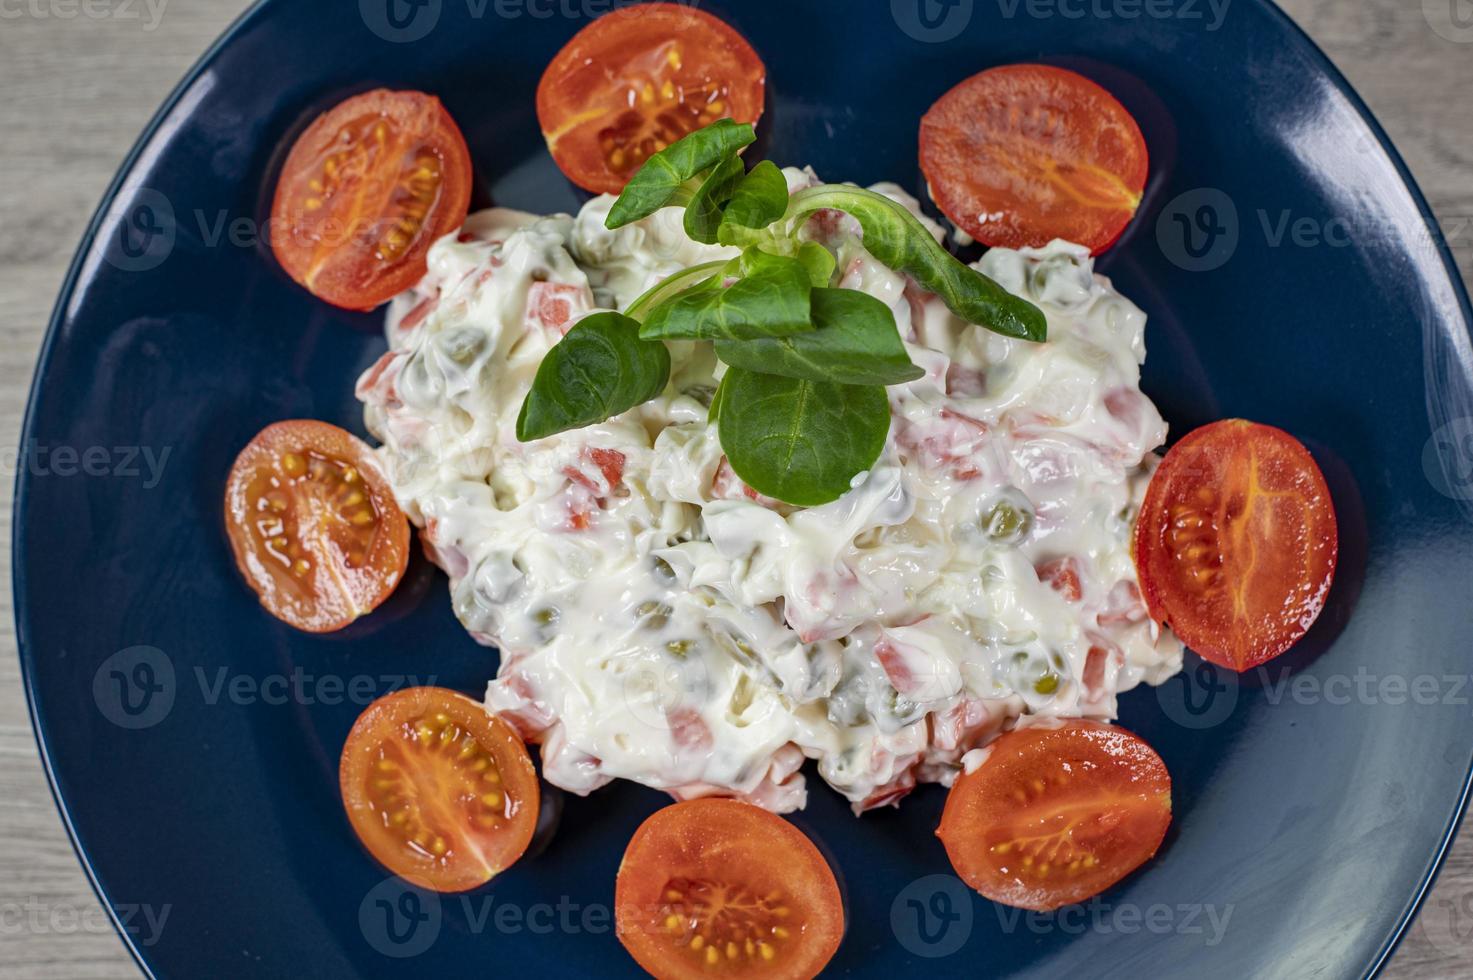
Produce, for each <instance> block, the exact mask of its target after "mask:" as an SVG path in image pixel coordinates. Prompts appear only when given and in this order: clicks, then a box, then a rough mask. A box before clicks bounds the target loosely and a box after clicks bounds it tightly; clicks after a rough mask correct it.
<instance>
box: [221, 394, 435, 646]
mask: <svg viewBox="0 0 1473 980" xmlns="http://www.w3.org/2000/svg"><path fill="white" fill-rule="evenodd" d="M365 515H366V516H367V518H368V519H367V520H364V516H365ZM304 517H306V518H307V520H305V521H304V520H303V518H304ZM304 528H305V533H304ZM225 530H226V535H227V537H228V538H229V539H230V547H231V551H232V552H233V553H234V555H235V563H236V566H237V567H238V568H239V569H240V573H241V575H242V576H244V578H245V580H246V582H247V583H248V584H249V585H250V586H251V588H252V589H254V590H255V592H256V594H257V596H259V597H260V600H261V605H262V606H264V607H265V608H266V610H267V611H268V612H270V613H271V614H272V615H273V616H275V617H276V618H277V619H280V620H281V621H282V622H284V623H286V624H288V625H290V626H294V627H296V628H297V629H299V630H303V631H304V632H308V633H327V632H332V631H334V630H339V629H342V628H343V627H345V626H347V625H348V624H349V623H351V622H353V621H354V620H356V619H358V618H359V617H360V616H363V615H366V614H367V613H369V612H371V611H373V609H375V608H376V607H377V606H378V605H379V604H380V603H382V602H383V601H384V600H385V599H387V598H388V597H389V596H390V595H391V594H393V591H394V589H395V588H396V587H397V586H398V585H399V583H400V581H401V580H403V578H404V570H405V568H406V567H407V566H408V563H409V521H408V520H407V519H406V518H405V517H404V512H403V511H401V510H400V509H399V505H398V503H397V502H396V501H395V499H394V493H393V490H392V489H391V487H390V486H389V480H388V477H387V476H386V475H385V474H384V472H383V470H382V468H380V466H379V464H378V460H377V459H376V458H375V457H374V455H373V451H372V450H371V449H369V448H368V446H367V445H365V444H364V443H363V442H362V441H361V440H360V439H358V438H357V437H355V436H353V435H352V434H350V433H348V432H345V431H344V430H342V429H340V428H338V427H337V426H335V425H330V424H328V423H326V422H317V421H313V420H295V421H287V422H276V423H274V424H272V425H268V426H267V427H266V428H264V429H262V430H261V431H260V432H259V433H258V434H257V435H256V437H255V438H254V439H252V440H251V442H250V443H249V444H248V445H247V446H246V447H245V448H244V449H243V450H241V452H240V455H239V456H237V457H236V460H235V463H234V465H233V466H232V467H231V469H230V476H229V478H228V479H227V481H226V486H225ZM299 562H300V563H301V565H298V563H299Z"/></svg>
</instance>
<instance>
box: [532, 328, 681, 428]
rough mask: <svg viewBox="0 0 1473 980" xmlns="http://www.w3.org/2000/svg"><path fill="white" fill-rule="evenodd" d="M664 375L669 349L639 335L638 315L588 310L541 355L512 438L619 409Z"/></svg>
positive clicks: (640, 400) (638, 401)
mask: <svg viewBox="0 0 1473 980" xmlns="http://www.w3.org/2000/svg"><path fill="white" fill-rule="evenodd" d="M669 380H670V352H669V351H667V350H666V349H665V345H664V344H651V343H647V342H645V341H643V340H640V339H639V323H638V322H637V321H635V320H631V319H629V318H628V317H627V316H624V315H623V314H620V313H594V314H591V315H589V316H586V317H584V318H583V319H581V320H579V321H578V322H577V323H575V324H573V327H572V329H571V330H569V331H568V333H567V335H566V336H564V337H563V339H562V340H560V341H558V343H557V345H556V346H555V347H553V349H552V350H550V351H548V352H547V356H546V357H544V358H543V359H542V363H541V364H540V365H539V366H538V368H537V377H536V378H535V379H534V380H533V382H532V389H531V390H530V391H529V392H527V399H526V401H524V402H522V413H521V415H519V416H518V417H517V439H518V440H519V441H521V442H531V441H532V440H534V439H545V438H547V437H548V436H550V435H555V434H556V433H559V432H567V431H568V430H569V429H581V428H582V427H583V426H585V425H593V424H595V423H597V422H603V421H605V420H606V419H611V418H613V417H614V416H616V415H622V414H624V413H625V412H627V411H629V410H630V409H631V408H633V407H634V406H636V405H642V404H644V403H645V402H647V401H649V400H650V399H651V398H654V397H655V396H656V395H658V394H659V393H660V392H661V391H664V390H665V383H666V382H667V381H669Z"/></svg>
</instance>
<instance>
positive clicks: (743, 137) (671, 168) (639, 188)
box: [604, 119, 757, 229]
mask: <svg viewBox="0 0 1473 980" xmlns="http://www.w3.org/2000/svg"><path fill="white" fill-rule="evenodd" d="M756 139H757V134H756V133H755V132H754V131H753V129H752V127H751V126H750V125H748V124H747V123H738V122H735V121H733V120H731V119H718V120H716V121H715V122H714V123H712V124H711V125H709V126H707V127H705V128H704V129H698V130H696V131H695V132H693V133H691V134H690V135H688V136H685V137H683V138H681V139H678V140H676V141H675V142H674V143H671V144H670V145H669V146H667V147H665V148H664V149H663V150H661V151H660V152H659V153H656V154H655V155H654V156H652V157H650V158H649V159H648V160H646V161H645V162H644V166H642V167H640V168H639V170H638V172H636V173H635V175H634V176H633V177H631V178H630V179H629V183H628V184H626V185H624V193H622V194H620V195H619V199H618V200H617V201H615V202H614V206H613V207H612V208H610V209H609V216H608V217H607V218H605V219H604V225H605V226H607V227H608V228H610V229H613V228H622V227H623V226H625V225H627V224H629V223H630V222H632V221H638V220H639V219H640V218H647V217H649V216H650V215H652V214H654V213H655V212H656V211H658V210H660V209H661V208H662V207H664V206H665V205H667V204H669V203H670V202H671V201H672V200H673V199H674V198H675V196H676V194H677V193H678V192H679V191H680V188H681V187H682V185H684V184H685V182H686V181H688V180H691V179H692V178H694V177H695V176H696V175H698V174H700V173H701V172H702V171H705V170H710V169H711V168H712V167H714V166H716V165H717V164H718V163H720V162H721V161H722V160H725V159H726V158H727V157H729V156H734V155H735V154H736V152H737V151H738V150H740V149H741V148H742V147H744V146H747V145H748V144H750V143H752V142H753V141H754V140H756Z"/></svg>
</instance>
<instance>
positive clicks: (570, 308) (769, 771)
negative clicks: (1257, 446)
mask: <svg viewBox="0 0 1473 980" xmlns="http://www.w3.org/2000/svg"><path fill="white" fill-rule="evenodd" d="M786 174H787V177H788V181H789V184H790V186H791V187H792V188H793V189H794V190H797V189H799V188H801V187H804V186H808V185H810V184H812V183H816V178H815V177H814V176H813V175H812V173H811V172H810V171H799V170H793V169H789V170H788V171H786ZM874 189H875V190H877V191H879V192H881V193H884V194H887V195H888V196H890V197H892V198H894V199H895V200H897V201H899V202H901V203H903V204H904V205H905V206H907V207H908V208H910V209H911V210H912V211H913V212H916V213H917V214H919V212H918V209H917V206H916V202H915V201H914V199H912V198H910V197H909V196H907V195H906V194H905V193H904V192H903V191H901V190H900V189H899V188H897V187H895V186H893V185H879V186H877V187H876V188H874ZM612 200H613V199H612V198H609V197H601V198H598V199H596V200H593V201H590V202H589V203H588V204H587V206H585V207H584V208H583V210H582V212H581V213H580V214H579V215H578V216H577V217H576V218H572V217H568V216H566V215H556V216H553V217H547V218H539V217H535V216H533V215H529V214H523V213H520V212H515V211H509V210H505V209H493V210H490V211H486V212H482V213H480V214H476V215H473V216H471V218H470V219H468V221H467V222H466V225H465V228H464V229H463V230H462V232H461V233H460V234H459V235H458V236H454V235H452V236H449V237H447V238H445V239H442V240H441V241H440V242H439V243H437V244H436V245H435V246H434V248H433V249H432V251H431V253H430V263H429V272H428V274H427V275H426V277H425V279H424V280H423V281H422V282H421V283H420V284H419V286H418V287H417V288H416V289H415V290H413V291H412V292H410V293H407V294H405V295H403V296H400V297H399V298H398V299H396V300H395V301H394V304H393V306H392V307H391V309H390V314H389V319H388V336H389V345H390V350H389V353H387V354H386V355H385V356H384V358H383V359H382V360H381V361H379V362H378V364H376V365H375V366H374V367H373V368H372V369H371V370H369V371H368V372H367V373H366V374H365V375H364V376H363V378H362V379H361V380H360V381H359V383H358V395H359V397H360V398H361V399H362V400H363V402H364V404H365V406H366V409H365V410H366V418H367V424H368V427H369V429H370V430H371V431H372V432H373V433H374V434H375V435H377V436H378V437H379V438H380V439H381V440H382V441H383V444H384V445H383V448H382V449H381V450H380V453H381V457H382V459H383V461H384V464H385V466H386V469H387V470H388V472H389V474H390V476H391V479H392V481H393V485H394V489H395V492H396V493H397V495H398V498H399V501H400V504H401V505H402V506H403V507H404V509H405V511H406V513H408V515H409V517H410V519H411V520H412V521H413V522H414V523H415V524H416V525H417V526H419V527H420V528H421V533H422V537H423V540H424V543H425V546H426V549H427V550H428V551H429V553H430V555H431V556H432V557H433V559H434V560H435V562H436V563H437V564H439V565H440V566H441V567H442V568H443V569H444V570H445V571H446V573H447V574H448V575H449V576H450V581H451V588H452V591H453V596H454V603H455V611H456V615H457V616H458V617H459V618H460V620H461V622H462V623H463V624H464V625H465V627H466V628H467V629H468V630H469V631H470V632H471V634H472V636H474V637H475V638H476V639H477V640H479V641H480V642H482V643H485V644H488V645H495V646H498V647H500V649H501V665H500V669H499V671H498V672H497V676H496V679H495V680H493V681H491V683H490V685H489V687H488V689H487V693H486V704H487V707H488V708H489V709H490V710H492V711H496V712H499V713H500V714H501V715H502V716H503V717H504V718H506V719H508V720H509V721H510V722H512V723H513V724H515V725H516V726H517V727H518V728H519V729H520V730H521V732H522V733H523V734H524V735H525V736H526V737H528V738H529V739H531V740H534V741H539V742H541V743H542V762H543V773H544V775H545V777H546V778H547V779H548V780H549V781H550V782H552V783H554V784H555V785H558V786H561V787H564V788H566V789H569V790H572V791H574V792H577V793H587V792H589V791H591V790H593V789H596V788H597V787H599V786H601V785H603V784H604V783H607V782H608V781H609V780H611V779H613V778H624V779H633V780H637V781H638V782H641V783H644V784H646V785H649V786H655V787H658V788H660V789H664V790H668V791H669V792H671V793H673V794H675V795H676V796H677V797H680V798H686V797H691V796H698V795H703V794H714V793H721V794H736V795H740V796H743V797H746V798H748V799H751V800H753V801H755V802H757V803H760V804H761V805H763V806H766V807H769V808H771V809H774V810H778V811H787V810H791V809H795V808H798V807H802V806H803V805H804V802H805V799H806V789H805V786H804V781H803V776H802V774H801V773H799V772H798V769H799V767H800V766H801V765H802V763H803V761H804V759H805V758H812V759H815V760H817V763H818V771H819V773H820V775H821V776H822V777H823V778H824V780H825V781H827V782H828V783H829V784H830V785H832V786H833V787H834V788H835V789H837V790H838V791H839V792H841V793H843V794H844V795H845V796H846V797H848V798H849V799H850V800H851V801H852V802H853V803H854V805H855V808H856V810H859V809H864V808H867V807H872V806H877V805H881V804H883V803H887V802H892V801H894V800H897V799H899V798H900V797H901V796H903V795H904V794H905V793H906V792H907V791H908V790H909V789H910V788H911V787H912V786H914V785H915V783H917V782H940V783H944V784H948V785H949V784H950V783H951V781H952V780H953V779H954V778H955V776H956V774H957V773H958V772H959V771H960V770H961V768H962V765H963V756H964V755H966V754H967V753H968V752H972V751H974V750H977V749H979V747H981V746H983V745H984V744H985V743H986V742H987V741H989V740H990V739H991V738H992V737H994V736H995V735H996V734H997V733H999V732H1000V731H1001V730H1003V729H1004V728H1007V727H1012V726H1013V725H1015V724H1031V723H1037V722H1039V721H1047V720H1049V719H1054V718H1062V717H1089V718H1098V719H1108V718H1111V717H1113V716H1114V714H1115V710H1116V706H1115V698H1116V695H1117V694H1118V693H1120V692H1122V691H1125V690H1128V689H1130V688H1132V687H1134V686H1136V685H1137V684H1139V683H1140V682H1142V681H1146V682H1148V683H1160V682H1161V681H1162V680H1164V679H1165V678H1167V677H1169V676H1170V675H1171V674H1172V673H1174V672H1176V671H1177V670H1178V669H1180V666H1181V647H1180V645H1179V644H1178V643H1177V641H1176V640H1175V638H1173V637H1172V636H1171V635H1170V634H1169V633H1162V632H1161V631H1159V630H1158V629H1157V628H1156V627H1155V626H1154V625H1153V624H1152V623H1151V622H1150V621H1149V619H1148V617H1147V615H1146V610H1145V607H1144V606H1143V604H1142V601H1141V598H1140V593H1139V591H1138V589H1137V587H1136V578H1135V569H1134V565H1133V563H1132V561H1131V558H1130V543H1129V539H1130V527H1131V521H1132V518H1133V515H1134V512H1135V509H1136V508H1137V507H1138V505H1139V504H1140V501H1141V498H1142V496H1143V494H1144V492H1145V488H1146V483H1147V481H1148V479H1149V476H1150V473H1151V471H1152V469H1153V468H1154V465H1155V462H1156V457H1155V456H1154V455H1153V454H1152V450H1153V449H1155V448H1156V447H1158V446H1160V445H1161V444H1162V442H1163V441H1164V440H1165V436H1166V426H1165V423H1164V422H1163V421H1162V419H1161V416H1160V415H1159V414H1158V413H1157V411H1156V409H1155V407H1154V406H1153V405H1152V404H1151V402H1150V401H1149V400H1148V399H1147V398H1146V397H1145V396H1143V395H1142V394H1141V393H1140V390H1139V377H1140V375H1139V369H1140V364H1141V362H1142V361H1143V359H1144V356H1145V347H1144V341H1143V334H1144V328H1145V316H1144V314H1142V313H1141V311H1140V310H1139V309H1137V308H1136V307H1135V306H1134V305H1133V304H1131V302H1130V301H1129V300H1127V299H1125V298H1124V297H1122V296H1121V295H1120V294H1118V293H1117V292H1115V291H1114V290H1113V289H1112V288H1111V286H1110V283H1109V282H1108V281H1107V280H1105V279H1103V278H1100V277H1098V276H1095V275H1093V273H1092V263H1091V260H1090V257H1089V254H1088V252H1087V250H1085V249H1083V248H1081V247H1078V246H1075V245H1070V244H1067V243H1064V242H1054V243H1053V244H1051V245H1049V246H1048V247H1046V248H1042V249H1025V250H1023V251H1012V250H1008V249H993V250H991V251H990V252H988V253H987V254H986V256H985V257H984V258H983V259H982V260H981V261H980V262H979V263H978V264H977V268H979V269H980V270H981V271H982V272H984V273H986V274H987V275H989V276H991V277H992V278H993V279H995V280H997V281H998V282H999V283H1001V284H1002V285H1003V286H1004V287H1005V288H1007V289H1008V290H1009V291H1011V292H1013V293H1015V294H1017V295H1020V296H1024V297H1026V298H1028V299H1030V300H1032V301H1033V302H1034V303H1036V304H1037V305H1038V306H1039V307H1041V308H1042V309H1043V311H1044V312H1045V313H1046V314H1047V317H1048V328H1049V339H1048V342H1047V343H1045V344H1030V343H1027V342H1024V341H1018V340H1010V339H1008V338H1005V337H1001V336H998V335H997V334H993V333H990V332H988V331H986V330H984V329H982V328H980V327H976V326H973V325H970V324H967V323H964V322H962V321H960V320H959V319H958V318H957V317H955V316H954V315H953V314H952V313H951V312H950V311H949V310H948V309H947V308H946V307H945V306H944V305H943V304H942V303H941V302H940V301H939V300H938V299H937V298H936V297H934V296H932V295H930V294H928V293H926V292H925V291H923V290H921V289H919V288H918V287H917V286H916V285H915V284H914V283H912V282H910V281H909V280H908V279H907V278H906V277H904V276H902V275H900V274H897V273H895V272H893V271H891V270H890V269H888V268H886V267H884V266H883V265H881V264H880V263H878V262H877V261H875V260H874V259H873V258H871V257H870V256H869V254H868V253H866V252H865V250H864V247H863V243H862V235H861V232H860V228H859V226H858V224H857V223H856V222H854V221H853V219H851V218H849V217H847V216H845V215H842V214H839V213H836V212H828V213H820V214H819V215H817V216H815V218H814V219H813V220H811V221H810V222H809V223H808V225H807V227H806V229H805V231H804V232H803V234H804V235H805V236H807V237H810V238H812V239H814V240H816V241H818V242H820V243H821V244H823V245H825V246H827V247H828V248H829V249H831V250H832V251H833V252H834V254H835V256H836V257H837V259H838V269H839V274H840V276H841V282H840V283H839V284H840V285H842V286H845V287H849V288H853V289H861V290H863V291H865V292H867V293H869V294H871V295H873V296H876V297H878V298H879V299H881V300H883V301H884V302H886V303H888V304H889V305H890V306H891V308H892V309H893V310H894V312H895V319H896V323H897V325H898V326H899V329H900V331H901V334H902V335H903V336H904V337H905V339H906V341H907V344H908V347H909V351H910V355H911V358H912V360H913V361H914V362H915V363H916V364H917V365H919V366H920V367H922V368H923V369H924V370H925V372H926V374H925V376H924V377H923V378H920V379H919V380H917V381H914V382H911V383H909V384H905V385H897V386H894V387H892V388H890V389H889V395H890V404H891V408H892V411H893V416H894V417H893V424H892V426H891V431H890V438H889V441H888V443H887V445H886V447H885V451H884V453H883V454H882V455H881V457H880V459H879V461H878V462H877V463H876V464H875V466H874V468H873V469H871V470H870V472H869V473H867V474H863V475H861V476H859V477H857V478H856V479H855V481H854V485H853V488H852V489H851V490H850V491H849V492H848V493H847V494H845V495H844V496H843V497H842V498H840V499H839V500H837V501H834V502H833V503H831V504H827V505H825V506H822V507H815V508H810V509H798V508H791V507H788V506H785V505H781V504H778V503H776V502H774V501H771V500H767V499H765V498H763V497H761V496H759V495H758V494H756V493H755V492H753V491H752V490H751V489H750V488H748V487H746V486H745V485H744V484H743V483H742V482H741V480H740V479H739V478H738V477H737V476H736V475H735V474H734V473H733V472H732V470H731V467H730V466H729V465H728V464H727V462H726V459H725V456H724V455H723V454H722V452H721V446H720V442H719V441H718V438H717V432H716V429H715V428H714V427H713V426H711V425H709V424H708V423H707V406H708V404H709V402H710V399H711V395H712V393H713V390H714V388H715V386H716V383H717V380H718V379H719V376H720V372H721V370H722V366H721V365H720V364H718V363H717V361H716V360H715V358H714V357H713V355H712V353H711V349H710V345H704V344H694V343H675V344H672V345H671V348H672V354H673V355H674V362H675V370H674V373H673V376H672V378H671V382H670V385H669V387H668V388H667V390H666V392H665V394H664V395H663V396H662V397H660V398H658V399H656V400H655V401H652V402H650V403H648V404H646V405H643V406H641V407H639V408H637V409H634V410H633V411H630V412H628V413H626V414H625V415H623V416H620V417H619V418H617V419H612V420H610V421H608V422H606V423H604V424H602V425H595V426H591V427H589V428H586V429H581V430H578V431H574V432H568V433H565V434H563V435H559V436H555V437H552V438H549V439H544V440H541V441H538V442H534V443H530V444H522V443H519V442H517V439H516V436H515V427H516V419H517V414H518V412H519V410H520V408H521V404H522V400H523V398H524V396H525V395H526V393H527V390H528V388H529V386H530V384H531V382H532V379H533V377H534V375H535V373H536V370H537V366H538V364H539V363H540V362H541V360H542V358H543V356H544V355H546V353H547V352H548V350H549V349H550V348H551V347H552V346H553V344H555V343H556V342H557V341H558V340H559V338H561V336H562V335H563V333H564V332H565V331H566V330H567V328H568V327H569V326H570V325H571V324H572V323H573V322H576V320H577V319H578V318H579V317H581V316H582V315H584V314H586V313H587V312H589V311H591V310H595V309H603V308H616V309H622V308H623V307H625V306H626V305H627V304H629V303H630V302H631V301H632V300H633V299H634V298H635V297H637V296H638V295H639V294H640V293H642V292H643V291H644V290H645V289H647V288H648V287H650V286H652V285H654V284H655V283H657V282H659V281H660V280H661V279H663V278H664V277H666V276H668V275H670V274H672V273H674V272H677V271H680V270H681V269H684V268H686V267H688V266H690V265H693V264H696V263H698V262H703V261H710V260H713V259H719V258H722V257H725V256H729V255H734V254H735V252H734V251H733V250H730V249H724V248H719V247H714V246H706V245H701V244H698V243H695V242H692V241H691V240H690V239H688V238H687V237H686V235H685V234H684V231H683V229H682V227H681V213H680V212H679V211H678V210H675V209H667V210H665V211H661V212H659V213H657V214H655V215H653V216H651V217H649V218H647V219H645V220H643V221H640V222H638V223H637V224H633V225H629V226H627V227H624V228H621V229H619V230H617V231H609V230H608V229H606V228H605V227H604V218H605V216H606V215H607V214H608V210H609V207H610V205H611V204H612ZM923 220H926V219H923ZM926 224H927V227H928V228H929V229H930V230H932V232H933V233H934V234H936V235H937V236H938V238H939V236H940V229H939V228H937V227H936V226H935V225H934V224H933V223H931V222H930V221H928V220H926ZM979 758H980V754H974V755H972V756H971V757H970V758H969V759H968V760H967V761H968V762H970V763H975V762H976V761H977V760H978V759H979Z"/></svg>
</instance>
